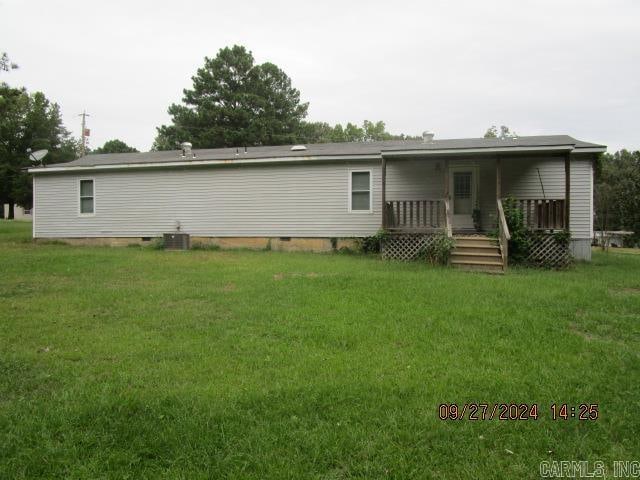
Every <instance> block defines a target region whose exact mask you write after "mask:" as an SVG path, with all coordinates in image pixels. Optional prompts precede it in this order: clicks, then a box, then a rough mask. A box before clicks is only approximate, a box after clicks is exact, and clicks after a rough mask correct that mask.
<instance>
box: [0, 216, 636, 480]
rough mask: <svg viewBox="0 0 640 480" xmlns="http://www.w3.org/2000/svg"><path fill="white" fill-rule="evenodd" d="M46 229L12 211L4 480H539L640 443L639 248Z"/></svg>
mask: <svg viewBox="0 0 640 480" xmlns="http://www.w3.org/2000/svg"><path fill="white" fill-rule="evenodd" d="M29 228H30V225H29V224H24V223H15V222H5V221H3V222H0V265H2V267H1V268H2V275H1V276H0V299H1V300H0V301H1V302H2V303H1V305H2V307H1V308H0V328H1V332H2V334H1V335H0V451H1V454H0V478H61V477H65V478H127V477H128V478H211V477H217V478H255V479H258V478H353V477H358V478H389V477H391V478H505V479H506V478H538V476H539V464H540V462H541V461H543V460H559V459H569V460H571V459H575V460H589V461H595V460H601V461H604V462H605V464H606V465H607V466H608V468H611V465H612V462H613V460H620V459H629V460H637V455H638V452H640V437H638V435H637V432H638V431H640V417H639V416H638V415H637V411H638V408H639V407H640V404H639V401H638V399H639V398H640V359H639V357H638V351H639V347H640V327H639V325H640V283H639V281H638V275H637V272H638V270H639V269H640V256H636V255H616V254H614V253H610V254H603V253H600V252H594V261H593V262H592V263H591V264H578V265H576V266H575V267H574V268H572V269H571V270H569V271H563V272H554V271H534V270H528V269H518V268H514V269H512V270H510V274H509V275H507V276H487V275H482V274H472V273H465V272H461V271H457V270H454V269H446V268H438V267H430V266H428V265H426V264H424V263H401V262H389V261H381V260H379V259H377V258H373V257H369V256H351V255H335V254H302V253H281V252H273V251H272V252H250V251H206V250H199V251H189V252H165V251H159V250H153V249H151V248H140V247H131V248H108V247H80V248H78V247H70V246H66V245H58V244H55V243H54V244H35V245H34V244H33V243H31V241H30V239H29V235H30V230H29ZM449 402H457V403H459V404H463V403H465V402H487V403H491V404H492V403H500V402H518V403H529V404H531V403H537V404H538V405H539V406H540V418H539V419H538V420H520V421H515V420H514V421H498V420H486V421H476V422H472V421H468V420H458V421H442V420H440V419H439V418H438V406H439V404H441V403H449ZM552 403H568V404H569V405H574V406H577V405H578V404H580V403H590V404H598V405H599V411H600V417H599V418H598V420H596V421H579V420H577V419H569V420H556V421H553V420H551V418H550V405H551V404H552Z"/></svg>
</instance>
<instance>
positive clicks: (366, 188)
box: [349, 170, 371, 212]
mask: <svg viewBox="0 0 640 480" xmlns="http://www.w3.org/2000/svg"><path fill="white" fill-rule="evenodd" d="M350 184H351V197H350V205H349V207H350V208H349V210H350V211H352V212H370V211H371V172H370V171H368V170H366V171H352V172H351V178H350Z"/></svg>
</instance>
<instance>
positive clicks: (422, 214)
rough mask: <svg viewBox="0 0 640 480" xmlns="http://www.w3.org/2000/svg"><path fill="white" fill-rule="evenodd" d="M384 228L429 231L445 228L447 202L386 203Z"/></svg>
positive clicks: (397, 201)
mask: <svg viewBox="0 0 640 480" xmlns="http://www.w3.org/2000/svg"><path fill="white" fill-rule="evenodd" d="M384 227H385V228H387V229H389V230H403V231H411V230H416V231H425V230H426V231H428V230H438V229H442V228H444V227H445V200H443V199H428V200H391V201H387V202H386V203H385V212H384Z"/></svg>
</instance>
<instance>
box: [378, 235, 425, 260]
mask: <svg viewBox="0 0 640 480" xmlns="http://www.w3.org/2000/svg"><path fill="white" fill-rule="evenodd" d="M434 238H435V235H434V234H429V233H415V234H408V233H407V234H401V235H390V236H389V237H387V238H385V239H384V240H383V241H382V258H385V259H391V260H415V259H416V257H417V256H418V254H419V253H420V250H422V249H423V248H424V247H426V246H427V245H429V244H430V243H431V242H433V240H434Z"/></svg>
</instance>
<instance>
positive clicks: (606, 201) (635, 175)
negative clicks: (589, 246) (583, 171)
mask: <svg viewBox="0 0 640 480" xmlns="http://www.w3.org/2000/svg"><path fill="white" fill-rule="evenodd" d="M596 167H597V168H596V182H595V203H596V205H595V206H596V223H595V227H596V228H597V229H598V230H602V231H606V230H620V229H621V230H630V231H633V232H634V235H633V236H632V237H631V238H629V239H628V241H629V242H631V243H638V242H639V241H640V151H637V150H636V151H634V152H630V151H628V150H624V149H623V150H620V151H618V152H615V153H614V154H603V155H601V156H600V158H599V161H598V162H597V164H596Z"/></svg>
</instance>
